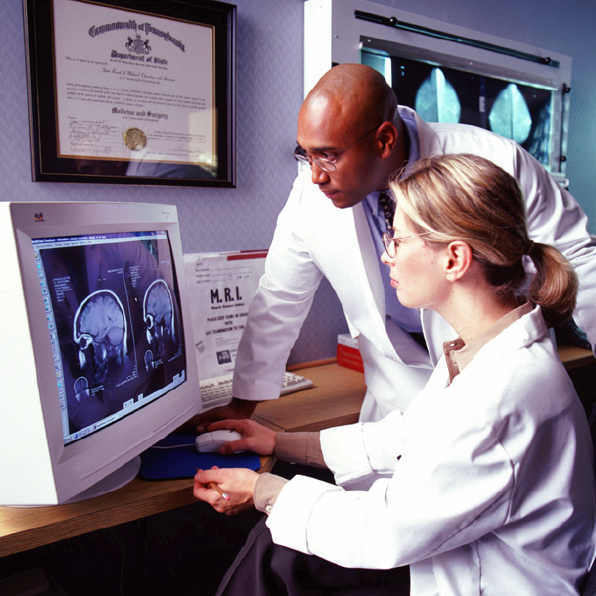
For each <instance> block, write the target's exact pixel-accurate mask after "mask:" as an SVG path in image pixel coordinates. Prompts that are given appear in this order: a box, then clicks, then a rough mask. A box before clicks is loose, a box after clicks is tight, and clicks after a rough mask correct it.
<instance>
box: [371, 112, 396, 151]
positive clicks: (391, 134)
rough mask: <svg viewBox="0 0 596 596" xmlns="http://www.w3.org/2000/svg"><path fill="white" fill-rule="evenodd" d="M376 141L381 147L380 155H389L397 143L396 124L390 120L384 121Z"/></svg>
mask: <svg viewBox="0 0 596 596" xmlns="http://www.w3.org/2000/svg"><path fill="white" fill-rule="evenodd" d="M376 141H377V146H378V147H379V154H380V157H383V158H387V157H389V156H390V155H391V154H392V152H393V149H394V147H395V144H396V143H397V129H396V128H395V126H394V125H393V124H392V123H391V122H389V121H385V122H383V124H381V126H379V129H378V130H377V139H376Z"/></svg>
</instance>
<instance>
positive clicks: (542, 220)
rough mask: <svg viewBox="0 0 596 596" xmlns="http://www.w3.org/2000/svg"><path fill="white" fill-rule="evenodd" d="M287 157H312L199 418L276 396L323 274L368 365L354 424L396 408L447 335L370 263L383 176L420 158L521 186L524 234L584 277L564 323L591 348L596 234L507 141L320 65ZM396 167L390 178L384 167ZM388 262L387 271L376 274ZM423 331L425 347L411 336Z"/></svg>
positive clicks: (375, 254) (359, 76)
mask: <svg viewBox="0 0 596 596" xmlns="http://www.w3.org/2000/svg"><path fill="white" fill-rule="evenodd" d="M297 141H298V147H297V149H296V157H297V158H298V159H299V160H302V161H306V162H308V163H309V164H310V170H306V171H303V172H302V173H301V174H300V175H299V176H298V178H297V179H296V181H295V183H294V187H293V189H292V192H291V194H290V197H289V199H288V202H287V204H286V206H285V208H284V209H283V211H282V212H281V214H280V216H279V219H278V223H277V228H276V231H275V235H274V238H273V241H272V244H271V247H270V249H269V255H268V258H267V263H266V272H265V276H264V278H263V280H262V281H261V284H260V287H259V290H258V292H257V294H256V296H255V298H254V300H253V302H252V304H251V307H250V311H249V317H248V322H247V326H246V329H245V332H244V335H243V337H242V340H241V342H240V346H239V349H238V353H237V358H236V367H235V373H234V385H233V395H234V398H233V400H232V401H231V402H230V404H229V405H228V406H224V407H222V408H217V409H214V410H212V411H210V412H208V413H206V414H203V415H202V416H201V417H199V418H197V419H195V422H196V423H200V424H202V423H204V422H207V421H211V420H216V419H220V418H244V417H249V416H250V415H251V414H252V412H253V411H254V408H255V406H256V404H257V403H258V401H260V400H267V399H275V398H277V397H278V395H279V389H280V385H281V378H282V373H283V370H284V368H285V365H286V361H287V358H288V355H289V353H290V350H291V348H292V346H293V344H294V342H295V340H296V338H297V336H298V333H299V330H300V327H301V325H302V323H303V321H304V319H305V317H306V315H307V313H308V310H309V308H310V306H311V303H312V299H313V295H314V293H315V290H316V289H317V287H318V284H319V282H320V280H321V279H322V277H323V276H325V277H326V278H327V279H328V280H329V281H330V283H331V285H332V286H333V288H334V290H335V291H336V293H337V295H338V297H339V299H340V301H341V303H342V307H343V309H344V313H345V315H346V319H347V321H348V325H349V328H350V331H351V333H352V335H353V336H355V337H357V338H358V345H359V349H360V352H361V354H362V358H363V360H364V369H365V378H366V384H367V394H366V397H365V400H364V403H363V406H362V410H361V415H360V418H361V420H363V421H369V420H379V419H381V418H383V417H384V416H385V415H386V414H388V413H389V412H390V411H392V410H394V409H398V410H400V411H403V410H405V408H406V407H407V406H408V403H409V402H410V400H411V399H412V397H413V396H414V395H415V394H416V393H417V391H418V390H419V389H421V388H422V387H423V386H424V385H425V383H426V381H427V379H428V377H429V375H430V372H431V370H432V367H433V365H434V364H435V363H436V362H437V360H438V358H439V356H440V354H441V349H442V343H443V341H445V340H447V339H450V338H452V337H455V335H454V333H453V330H451V329H450V328H449V326H448V325H447V324H446V323H445V322H444V321H443V320H442V319H441V318H440V317H439V316H438V315H436V314H435V313H432V312H430V311H425V310H422V311H421V312H419V311H418V310H415V309H407V308H404V307H402V306H401V305H400V304H399V302H398V301H397V300H396V298H395V293H394V291H393V290H392V289H391V288H390V286H389V278H388V275H387V272H386V271H383V270H382V266H381V265H380V255H381V254H382V252H383V243H382V234H383V233H384V232H386V231H387V227H386V220H387V219H388V220H389V221H391V218H392V215H391V213H385V212H384V207H383V202H384V200H383V197H382V195H383V192H382V191H384V190H385V189H386V188H387V185H388V180H389V178H390V177H391V176H392V175H399V174H400V172H404V171H407V169H408V164H409V163H412V162H414V161H416V160H417V159H419V158H421V157H428V156H430V155H438V154H445V153H462V152H465V153H474V154H478V155H480V156H483V157H486V158H488V159H490V160H491V161H493V162H494V163H496V164H497V165H499V166H501V167H502V168H503V169H505V170H506V171H508V172H509V173H511V174H512V175H513V176H514V177H515V178H516V179H517V180H518V182H519V184H520V187H521V189H522V192H523V194H524V196H525V197H526V206H527V212H528V222H529V232H530V236H531V237H532V238H533V239H534V240H537V241H541V242H544V243H548V244H552V245H554V246H556V247H557V248H558V249H559V250H560V251H561V252H562V253H563V254H564V255H565V256H566V257H567V258H568V259H569V260H570V261H571V262H572V264H573V265H574V267H575V269H576V271H577V274H578V276H579V279H580V292H579V294H578V303H577V308H576V310H575V312H574V319H575V321H576V322H577V324H578V325H579V326H580V327H581V328H582V329H583V330H584V331H586V333H587V335H588V338H589V339H590V341H591V343H592V345H594V343H595V342H596V316H594V305H596V259H595V258H594V256H595V255H596V242H595V241H594V239H592V238H591V237H590V235H589V234H588V233H587V230H586V226H587V219H586V216H585V214H584V213H583V211H582V210H581V208H580V207H579V205H578V204H577V203H576V202H575V200H574V199H573V198H572V197H571V195H570V194H569V193H567V192H566V191H564V190H561V189H560V188H559V187H558V185H557V184H556V182H555V181H554V180H553V179H552V178H551V177H550V176H549V174H548V173H547V172H546V171H545V170H544V168H543V167H542V166H541V165H540V164H539V163H538V162H537V161H536V160H535V159H534V158H533V157H531V156H530V155H529V154H528V153H526V152H525V151H524V150H523V149H521V148H520V147H519V146H518V145H517V144H515V143H514V142H513V141H510V140H508V139H504V138H502V137H499V136H497V135H494V134H493V133H490V132H488V131H485V130H482V129H479V128H475V127H470V126H465V125H454V124H427V123H426V122H424V121H422V120H421V119H420V118H419V117H418V115H417V114H416V113H415V112H414V111H413V110H410V109H409V108H405V107H402V106H399V107H398V106H397V100H396V98H395V94H394V93H393V91H392V90H391V89H390V88H389V87H388V85H387V84H386V83H385V80H384V79H383V77H382V76H381V75H380V74H379V73H377V72H376V71H374V70H373V69H371V68H369V67H367V66H364V65H359V64H343V65H339V66H336V67H334V68H333V69H331V70H330V71H328V72H327V73H326V74H325V75H324V76H323V77H322V78H321V80H320V81H319V82H318V83H317V85H316V86H315V87H314V88H313V90H312V91H311V92H310V93H309V95H308V96H307V98H306V99H305V101H304V103H303V105H302V107H301V109H300V113H299V116H298V135H297ZM394 173H395V174H394ZM383 269H384V268H383ZM419 334H423V336H424V339H425V341H426V345H427V347H428V351H427V350H425V349H424V348H423V347H421V345H420V343H419V342H418V341H417V340H418V338H419Z"/></svg>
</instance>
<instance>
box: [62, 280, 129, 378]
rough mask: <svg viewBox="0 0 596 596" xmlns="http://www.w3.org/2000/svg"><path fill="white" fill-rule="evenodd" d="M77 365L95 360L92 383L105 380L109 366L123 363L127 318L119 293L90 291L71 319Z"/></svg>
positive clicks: (82, 367) (82, 365)
mask: <svg viewBox="0 0 596 596" xmlns="http://www.w3.org/2000/svg"><path fill="white" fill-rule="evenodd" d="M74 340H75V342H76V343H77V344H78V345H79V364H80V366H81V369H84V367H85V366H86V364H87V362H88V359H89V358H92V359H93V363H94V371H95V372H94V382H95V383H103V382H104V381H105V380H106V377H107V375H108V372H109V369H110V366H111V365H119V366H122V364H123V362H124V357H125V356H126V318H125V316H124V308H123V306H122V302H121V301H120V299H119V298H118V296H117V295H116V294H115V293H114V292H112V291H110V290H100V291H98V292H93V293H92V294H90V295H89V296H87V298H86V299H85V300H83V302H81V305H80V306H79V310H78V311H77V314H76V316H75V322H74Z"/></svg>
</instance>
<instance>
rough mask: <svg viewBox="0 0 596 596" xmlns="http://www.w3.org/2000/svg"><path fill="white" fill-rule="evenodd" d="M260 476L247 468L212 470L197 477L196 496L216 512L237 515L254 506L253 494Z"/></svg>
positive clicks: (198, 474) (194, 490) (195, 484)
mask: <svg viewBox="0 0 596 596" xmlns="http://www.w3.org/2000/svg"><path fill="white" fill-rule="evenodd" d="M258 477H259V475H258V474H257V473H256V472H253V471H252V470H248V469H246V468H222V469H220V468H212V469H211V470H199V471H198V472H197V473H196V475H195V483H194V488H193V494H194V496H195V497H196V498H197V499H199V500H201V501H205V502H206V503H209V504H210V505H211V506H212V507H213V508H214V509H215V510H216V511H219V512H220V513H225V514H226V515H236V513H240V512H241V511H246V510H247V509H250V508H252V507H253V506H254V501H253V493H254V488H255V484H256V482H257V478H258Z"/></svg>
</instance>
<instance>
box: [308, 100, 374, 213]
mask: <svg viewBox="0 0 596 596" xmlns="http://www.w3.org/2000/svg"><path fill="white" fill-rule="evenodd" d="M313 112H314V110H312V109H310V110H309V109H306V110H305V109H303V110H301V111H300V115H299V117H298V136H297V141H298V144H299V145H300V147H301V148H302V149H303V150H304V151H305V152H306V155H307V156H308V157H309V158H311V159H315V158H324V159H328V160H330V161H332V162H334V164H335V167H336V169H335V170H334V171H325V170H324V169H322V168H321V167H319V166H318V165H317V164H316V163H312V164H311V171H312V181H313V184H317V185H318V186H319V188H320V189H321V191H322V192H323V194H325V196H326V197H327V198H328V199H330V200H331V201H332V202H333V204H334V205H335V206H336V207H338V208H340V209H345V208H346V207H352V206H354V205H356V204H358V203H359V202H360V201H361V200H362V199H363V198H364V197H365V196H366V195H367V194H368V193H370V192H371V191H373V190H375V189H377V188H378V187H379V185H380V186H382V185H383V184H384V183H385V180H382V179H381V178H382V177H381V176H380V174H379V172H380V163H379V162H380V161H381V160H380V158H379V157H378V155H377V149H376V141H375V139H376V131H377V128H378V127H377V128H373V129H370V127H367V126H366V123H359V124H358V125H355V126H347V125H344V124H343V123H342V118H341V116H340V117H334V116H333V114H328V115H325V114H321V113H313ZM380 124H381V123H379V125H380ZM367 130H368V132H367Z"/></svg>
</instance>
